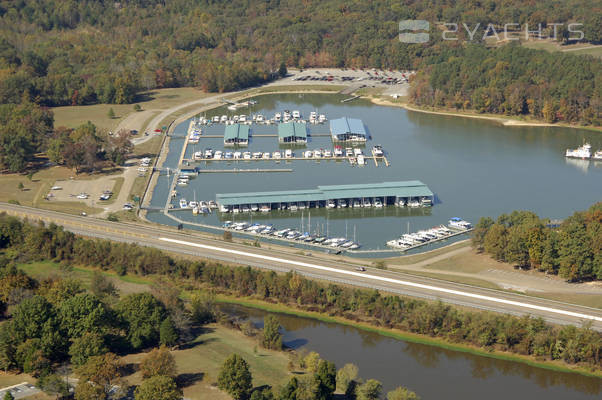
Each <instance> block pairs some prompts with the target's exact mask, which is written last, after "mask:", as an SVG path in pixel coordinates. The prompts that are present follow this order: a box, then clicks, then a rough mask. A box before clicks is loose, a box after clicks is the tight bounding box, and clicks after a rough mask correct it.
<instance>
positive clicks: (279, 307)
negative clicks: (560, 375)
mask: <svg viewBox="0 0 602 400" xmlns="http://www.w3.org/2000/svg"><path fill="white" fill-rule="evenodd" d="M217 301H218V302H220V303H225V304H238V305H241V306H245V307H250V308H255V309H258V310H263V311H268V312H273V313H280V314H287V315H293V316H297V317H302V318H312V319H315V320H318V321H322V322H328V323H335V324H340V325H345V326H351V327H355V328H359V329H361V330H364V331H367V332H374V333H377V334H379V335H383V336H387V337H391V338H394V339H398V340H404V341H407V342H412V343H420V344H425V345H429V346H436V347H439V348H443V349H447V350H452V351H460V352H463V353H469V354H474V355H477V356H482V357H489V358H494V359H498V360H505V361H512V362H520V363H523V364H527V365H530V366H533V367H537V368H543V369H547V370H551V371H556V372H567V373H578V374H581V375H585V376H590V377H596V378H602V371H592V370H588V369H586V368H583V367H571V366H567V365H566V364H561V363H558V362H553V361H539V360H535V359H533V358H531V357H527V356H522V355H518V354H511V353H506V352H501V351H486V350H483V349H480V348H477V347H474V346H470V345H463V344H459V343H450V342H448V341H446V340H444V339H439V338H433V337H428V336H424V335H418V334H413V333H409V332H403V331H400V330H398V329H388V328H381V327H376V326H373V325H370V324H368V323H365V322H356V321H351V320H348V319H346V318H342V317H336V316H331V315H328V314H324V313H318V312H313V311H303V310H299V309H297V308H294V307H291V306H288V305H284V304H273V303H269V302H266V301H261V300H257V299H253V298H248V297H247V298H239V297H232V296H226V295H219V296H218V297H217Z"/></svg>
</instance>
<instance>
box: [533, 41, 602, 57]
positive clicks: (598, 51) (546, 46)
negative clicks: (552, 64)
mask: <svg viewBox="0 0 602 400" xmlns="http://www.w3.org/2000/svg"><path fill="white" fill-rule="evenodd" d="M521 45H522V46H524V47H527V48H530V49H535V50H545V51H549V52H554V51H560V52H563V53H570V54H575V55H583V54H589V55H591V56H594V57H598V58H602V45H592V44H588V43H578V44H573V45H568V46H562V45H560V44H559V43H558V42H553V41H550V40H530V41H528V42H525V41H522V42H521Z"/></svg>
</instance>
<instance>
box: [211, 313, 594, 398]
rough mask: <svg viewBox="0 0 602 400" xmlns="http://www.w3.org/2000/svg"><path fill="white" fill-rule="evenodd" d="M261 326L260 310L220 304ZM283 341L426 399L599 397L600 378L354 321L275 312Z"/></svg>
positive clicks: (386, 388)
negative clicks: (406, 337) (407, 338)
mask: <svg viewBox="0 0 602 400" xmlns="http://www.w3.org/2000/svg"><path fill="white" fill-rule="evenodd" d="M221 308H222V311H224V312H226V313H228V314H231V315H237V316H240V317H243V318H250V319H251V320H252V321H253V322H254V323H255V325H256V326H258V327H262V325H263V317H264V316H265V315H266V314H267V313H266V312H264V311H261V310H255V309H250V308H246V307H240V306H233V305H222V306H221ZM276 316H277V317H278V319H279V320H280V324H281V325H282V327H283V328H284V329H283V330H282V333H283V339H284V344H285V345H286V346H287V347H291V348H294V349H297V350H301V349H305V350H307V351H317V352H318V353H320V356H321V357H322V358H324V359H326V360H329V361H332V362H334V363H335V364H336V366H337V369H338V368H340V367H342V366H343V365H344V364H346V363H354V364H356V365H357V366H358V367H359V374H360V377H362V378H363V379H370V378H374V379H377V380H379V381H381V382H382V383H383V387H384V393H386V392H387V391H389V390H392V389H394V388H395V387H397V386H400V385H403V386H406V387H409V388H410V389H412V390H413V391H415V392H416V393H417V394H418V395H420V396H421V398H422V399H423V400H431V399H433V400H439V399H474V400H482V399H487V400H498V399H499V400H507V399H529V400H532V399H546V400H567V399H571V400H581V399H599V398H600V393H601V390H602V380H600V379H597V378H591V377H586V376H583V375H578V374H571V373H562V372H556V371H550V370H546V369H542V368H536V367H531V366H529V365H526V364H522V363H517V362H511V361H504V360H498V359H494V358H488V357H482V356H476V355H472V354H468V353H463V352H458V351H452V350H446V349H442V348H439V347H435V346H428V345H423V344H417V343H410V342H404V341H401V340H397V339H392V338H388V337H385V336H381V335H379V334H376V333H372V332H366V331H363V330H360V329H357V328H354V327H349V326H343V325H339V324H332V323H324V322H320V321H316V320H313V319H309V318H300V317H295V316H289V315H282V314H276Z"/></svg>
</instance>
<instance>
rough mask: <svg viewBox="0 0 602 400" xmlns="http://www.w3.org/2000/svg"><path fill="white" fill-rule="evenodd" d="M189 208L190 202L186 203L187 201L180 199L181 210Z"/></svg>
mask: <svg viewBox="0 0 602 400" xmlns="http://www.w3.org/2000/svg"><path fill="white" fill-rule="evenodd" d="M187 207H188V202H187V201H186V199H180V208H187Z"/></svg>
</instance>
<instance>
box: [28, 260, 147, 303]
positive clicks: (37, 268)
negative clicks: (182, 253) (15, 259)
mask: <svg viewBox="0 0 602 400" xmlns="http://www.w3.org/2000/svg"><path fill="white" fill-rule="evenodd" d="M18 267H19V268H20V269H21V270H23V271H25V272H26V273H27V274H28V275H31V276H32V277H34V278H36V279H44V278H46V277H49V276H53V275H59V276H60V275H62V276H64V277H69V278H73V279H78V280H81V281H82V283H83V285H84V287H86V288H89V287H90V282H91V281H92V275H93V273H94V271H95V270H96V271H99V272H101V273H102V274H103V275H105V276H107V277H109V278H110V279H111V280H112V281H113V283H114V284H115V286H116V287H117V289H118V290H119V291H120V293H121V295H127V294H130V293H139V292H145V291H148V290H149V285H150V284H151V283H152V281H153V280H152V278H151V277H144V278H143V277H138V276H135V275H124V276H119V275H117V274H116V273H115V272H113V271H101V270H97V269H93V268H84V267H77V266H76V267H71V268H70V269H65V268H61V265H60V264H58V263H55V262H52V261H37V262H33V263H26V264H19V266H18Z"/></svg>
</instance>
